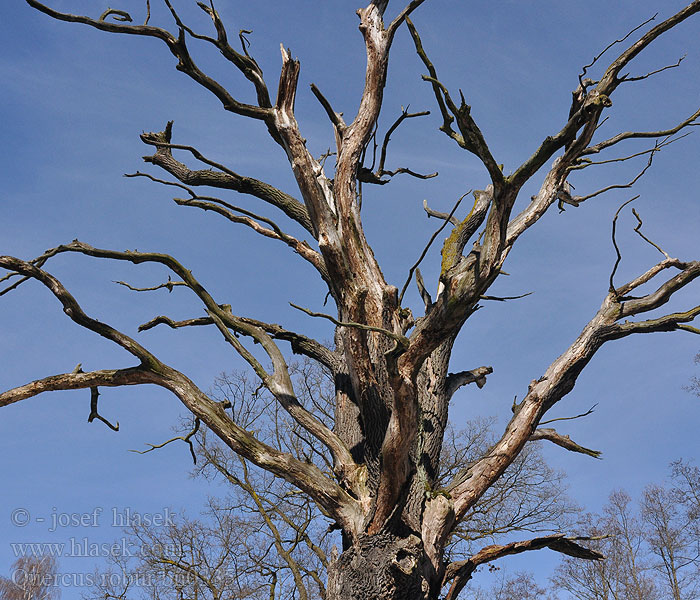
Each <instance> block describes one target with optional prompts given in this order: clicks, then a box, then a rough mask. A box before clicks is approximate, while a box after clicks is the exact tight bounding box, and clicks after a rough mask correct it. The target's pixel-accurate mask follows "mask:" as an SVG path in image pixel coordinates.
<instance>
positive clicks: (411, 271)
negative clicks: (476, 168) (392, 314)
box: [399, 190, 471, 305]
mask: <svg viewBox="0 0 700 600" xmlns="http://www.w3.org/2000/svg"><path fill="white" fill-rule="evenodd" d="M470 192H471V190H469V191H468V192H467V193H466V194H463V195H462V196H461V198H460V199H459V200H457V203H456V204H455V205H454V206H453V207H452V210H451V211H450V213H449V214H448V215H447V218H446V219H445V222H444V223H443V224H442V225H440V227H439V228H438V229H437V231H436V232H435V233H434V234H433V235H432V236H431V237H430V239H429V240H428V243H427V244H426V245H425V248H423V252H421V254H420V256H419V257H418V260H417V261H416V262H415V264H414V265H413V266H412V267H411V268H410V269H409V270H408V277H407V278H406V283H404V284H403V287H402V288H401V293H400V294H399V305H400V304H401V301H402V300H403V295H404V294H405V293H406V289H407V288H408V285H409V284H410V283H411V279H413V273H414V271H415V270H416V269H417V268H418V265H420V263H421V261H422V260H423V259H424V258H425V255H426V254H427V253H428V250H429V249H430V246H431V245H432V244H433V242H434V241H435V238H436V237H437V236H438V235H440V232H441V231H442V230H443V229H445V227H447V224H448V223H450V222H451V218H452V215H454V214H455V211H456V210H457V208H458V207H459V205H460V204H461V202H462V200H464V198H465V197H466V196H467V195H468V194H469V193H470Z"/></svg>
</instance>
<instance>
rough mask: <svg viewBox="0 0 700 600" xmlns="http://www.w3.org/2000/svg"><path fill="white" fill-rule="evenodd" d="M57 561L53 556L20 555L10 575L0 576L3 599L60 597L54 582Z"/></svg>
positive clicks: (59, 591) (39, 599)
mask: <svg viewBox="0 0 700 600" xmlns="http://www.w3.org/2000/svg"><path fill="white" fill-rule="evenodd" d="M57 567H58V563H57V561H56V559H55V558H54V557H53V556H20V557H19V558H18V559H17V560H16V561H15V562H14V564H13V565H12V573H11V575H10V577H7V578H6V577H0V598H2V599H3V600H55V599H56V598H60V597H61V590H60V588H59V587H58V585H57V583H56V570H57Z"/></svg>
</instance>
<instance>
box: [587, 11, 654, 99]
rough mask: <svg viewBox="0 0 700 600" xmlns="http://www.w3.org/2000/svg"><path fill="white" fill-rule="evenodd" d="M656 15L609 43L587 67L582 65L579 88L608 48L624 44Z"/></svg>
mask: <svg viewBox="0 0 700 600" xmlns="http://www.w3.org/2000/svg"><path fill="white" fill-rule="evenodd" d="M658 15H659V13H656V14H655V15H654V16H653V17H651V18H649V19H647V20H646V21H644V23H641V24H639V25H637V26H636V27H635V28H634V29H632V30H631V31H629V32H628V33H627V35H625V37H623V38H620V39H618V40H615V41H613V42H610V43H609V44H608V45H607V46H606V47H605V48H603V50H602V51H601V52H600V54H598V55H596V56H594V57H593V60H592V61H591V62H590V63H588V64H587V65H584V67H583V70H582V71H581V74H580V75H579V76H578V80H579V83H580V84H581V87H582V88H583V87H584V85H583V78H584V77H585V76H586V73H587V71H588V69H590V68H591V67H592V66H593V65H595V64H596V63H597V62H598V60H599V59H600V58H601V57H602V56H603V54H605V53H606V52H607V51H608V50H610V48H612V47H613V46H614V45H615V44H621V43H622V42H624V41H625V40H626V39H627V38H628V37H629V36H631V35H632V34H633V33H634V32H635V31H638V30H640V29H641V28H642V27H644V26H645V25H648V24H649V23H651V22H652V21H653V20H654V19H656V17H657V16H658Z"/></svg>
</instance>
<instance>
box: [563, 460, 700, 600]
mask: <svg viewBox="0 0 700 600" xmlns="http://www.w3.org/2000/svg"><path fill="white" fill-rule="evenodd" d="M672 475H673V479H672V481H673V485H672V486H661V485H650V486H648V487H647V488H646V489H645V490H644V494H643V496H642V498H641V502H640V507H639V510H635V508H634V506H633V503H632V499H631V498H630V497H629V496H628V495H627V494H626V493H624V492H620V491H618V492H614V493H613V494H611V495H610V500H609V502H608V504H607V505H606V507H605V509H604V511H603V514H602V515H601V516H596V515H587V516H586V518H585V520H584V522H582V523H581V524H580V532H581V533H582V534H585V535H587V536H589V537H598V538H599V539H598V540H596V541H594V542H588V545H590V546H591V548H594V549H595V550H597V551H599V552H601V553H603V554H605V555H606V557H607V559H606V560H605V561H599V562H595V563H592V562H590V561H587V562H582V561H579V560H576V559H573V558H568V557H567V558H565V559H563V560H562V563H561V565H560V567H559V568H558V570H557V573H556V575H555V577H554V578H553V583H554V584H555V586H556V587H557V588H559V589H561V590H565V591H567V592H569V593H570V594H571V595H572V596H573V597H575V598H580V599H581V600H616V599H624V600H656V599H659V600H666V599H672V600H696V599H697V598H700V494H699V492H700V470H699V469H698V468H697V467H696V466H694V465H692V464H690V463H687V462H682V461H679V462H677V463H674V464H673V472H672Z"/></svg>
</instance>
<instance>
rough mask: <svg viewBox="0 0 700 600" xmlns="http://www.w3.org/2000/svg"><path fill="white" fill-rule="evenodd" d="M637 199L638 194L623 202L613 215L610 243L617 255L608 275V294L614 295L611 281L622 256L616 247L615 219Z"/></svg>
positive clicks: (613, 285)
mask: <svg viewBox="0 0 700 600" xmlns="http://www.w3.org/2000/svg"><path fill="white" fill-rule="evenodd" d="M637 198H639V194H637V195H636V196H635V197H634V198H630V199H629V200H627V202H623V203H622V205H621V206H620V208H618V209H617V212H616V213H615V216H614V217H613V222H612V243H613V246H614V247H615V254H616V255H617V258H616V259H615V266H613V270H612V272H611V273H610V288H609V290H610V292H611V293H615V284H614V283H613V279H614V277H615V273H616V272H617V267H618V266H619V264H620V261H621V260H622V254H621V253H620V248H619V247H618V245H617V240H616V239H615V231H616V228H617V218H618V217H619V216H620V211H621V210H622V209H623V208H625V206H627V205H628V204H629V203H630V202H634V201H635V200H636V199H637Z"/></svg>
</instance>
